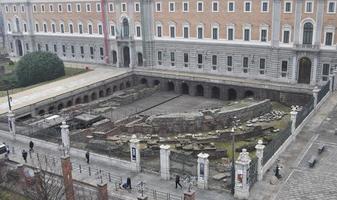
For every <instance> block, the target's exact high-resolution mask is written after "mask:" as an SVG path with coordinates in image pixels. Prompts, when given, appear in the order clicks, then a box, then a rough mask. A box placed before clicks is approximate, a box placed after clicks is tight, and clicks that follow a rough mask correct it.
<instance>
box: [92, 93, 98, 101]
mask: <svg viewBox="0 0 337 200" xmlns="http://www.w3.org/2000/svg"><path fill="white" fill-rule="evenodd" d="M96 99H97V94H96V92H93V93H91V101H94V100H96Z"/></svg>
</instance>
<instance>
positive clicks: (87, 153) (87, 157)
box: [85, 151, 90, 164]
mask: <svg viewBox="0 0 337 200" xmlns="http://www.w3.org/2000/svg"><path fill="white" fill-rule="evenodd" d="M89 157H90V155H89V151H87V152H86V153H85V158H86V159H87V163H88V164H89Z"/></svg>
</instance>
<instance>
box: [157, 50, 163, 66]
mask: <svg viewBox="0 0 337 200" xmlns="http://www.w3.org/2000/svg"><path fill="white" fill-rule="evenodd" d="M157 60H158V65H162V64H163V52H161V51H158V53H157Z"/></svg>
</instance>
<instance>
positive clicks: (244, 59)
mask: <svg viewBox="0 0 337 200" xmlns="http://www.w3.org/2000/svg"><path fill="white" fill-rule="evenodd" d="M242 67H243V73H248V57H243V63H242Z"/></svg>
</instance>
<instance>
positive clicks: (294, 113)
mask: <svg viewBox="0 0 337 200" xmlns="http://www.w3.org/2000/svg"><path fill="white" fill-rule="evenodd" d="M296 117H297V110H296V108H295V107H293V108H292V110H291V112H290V119H291V134H294V133H295V130H296Z"/></svg>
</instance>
